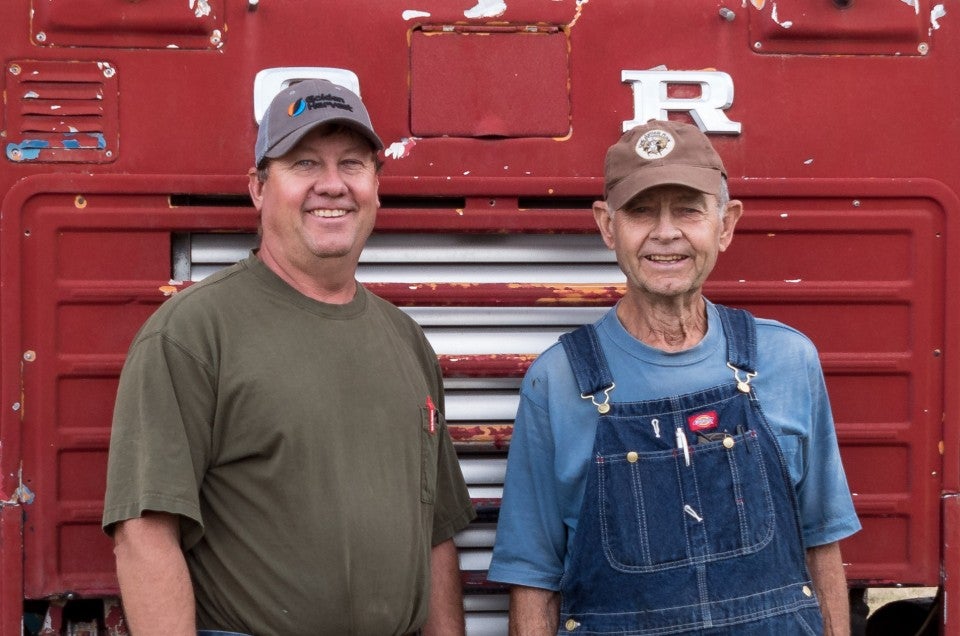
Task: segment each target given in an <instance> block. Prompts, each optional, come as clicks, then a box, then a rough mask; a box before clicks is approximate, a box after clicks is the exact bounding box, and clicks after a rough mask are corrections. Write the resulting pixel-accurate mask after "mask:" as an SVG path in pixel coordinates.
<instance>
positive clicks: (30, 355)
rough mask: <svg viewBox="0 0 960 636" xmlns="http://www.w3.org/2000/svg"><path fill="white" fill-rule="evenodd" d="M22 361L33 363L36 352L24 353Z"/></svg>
mask: <svg viewBox="0 0 960 636" xmlns="http://www.w3.org/2000/svg"><path fill="white" fill-rule="evenodd" d="M23 359H24V360H26V361H27V362H33V361H34V360H36V359H37V352H36V351H34V350H33V349H31V350H29V351H24V352H23Z"/></svg>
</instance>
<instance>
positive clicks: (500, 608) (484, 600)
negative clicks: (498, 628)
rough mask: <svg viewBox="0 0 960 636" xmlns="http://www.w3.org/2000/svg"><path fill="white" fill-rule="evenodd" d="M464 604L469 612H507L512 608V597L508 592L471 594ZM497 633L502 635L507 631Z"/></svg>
mask: <svg viewBox="0 0 960 636" xmlns="http://www.w3.org/2000/svg"><path fill="white" fill-rule="evenodd" d="M463 606H464V608H465V609H466V610H467V611H468V612H506V611H507V610H509V609H510V597H509V596H508V595H507V594H471V595H468V596H466V597H464V599H463ZM497 633H498V634H499V635H500V636H502V635H503V634H505V633H506V632H497ZM471 636H472V635H471Z"/></svg>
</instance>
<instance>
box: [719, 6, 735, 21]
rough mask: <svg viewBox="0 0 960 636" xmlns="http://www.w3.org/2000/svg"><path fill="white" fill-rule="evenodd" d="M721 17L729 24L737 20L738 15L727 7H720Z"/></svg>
mask: <svg viewBox="0 0 960 636" xmlns="http://www.w3.org/2000/svg"><path fill="white" fill-rule="evenodd" d="M720 17H721V18H723V19H724V20H726V21H727V22H733V21H734V20H736V19H737V14H736V13H734V12H733V11H731V10H730V9H728V8H726V7H720Z"/></svg>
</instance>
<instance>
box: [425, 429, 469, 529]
mask: <svg viewBox="0 0 960 636" xmlns="http://www.w3.org/2000/svg"><path fill="white" fill-rule="evenodd" d="M476 516H477V513H476V512H475V511H474V509H473V504H472V503H471V502H470V493H469V492H468V491H467V486H466V484H465V482H464V480H463V473H462V472H461V470H460V463H459V461H458V460H457V453H456V450H455V449H454V447H453V441H452V440H451V439H450V433H449V431H447V427H446V426H444V427H443V434H442V435H441V436H440V448H439V451H438V457H437V498H436V501H435V502H434V508H433V539H432V541H431V543H432V544H433V545H438V544H440V543H443V542H444V541H446V540H447V539H450V538H452V537H453V535H455V534H456V533H457V532H459V531H460V530H462V529H463V528H465V527H466V526H467V525H468V524H469V523H470V522H471V521H473V519H474V518H475V517H476Z"/></svg>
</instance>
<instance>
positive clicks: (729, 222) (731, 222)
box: [720, 199, 743, 252]
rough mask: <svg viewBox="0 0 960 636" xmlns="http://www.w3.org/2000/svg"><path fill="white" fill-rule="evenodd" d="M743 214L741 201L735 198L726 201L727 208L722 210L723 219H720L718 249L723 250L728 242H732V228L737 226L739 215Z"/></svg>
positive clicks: (728, 244) (727, 245)
mask: <svg viewBox="0 0 960 636" xmlns="http://www.w3.org/2000/svg"><path fill="white" fill-rule="evenodd" d="M742 215H743V203H741V202H740V201H738V200H737V199H733V200H732V201H730V202H729V203H727V208H726V210H724V214H723V220H722V221H721V224H722V227H721V229H720V251H721V252H725V251H726V250H727V248H728V247H730V243H732V242H733V230H734V228H736V227H737V221H739V220H740V217H741V216H742Z"/></svg>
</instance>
